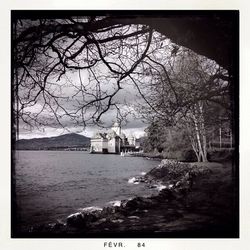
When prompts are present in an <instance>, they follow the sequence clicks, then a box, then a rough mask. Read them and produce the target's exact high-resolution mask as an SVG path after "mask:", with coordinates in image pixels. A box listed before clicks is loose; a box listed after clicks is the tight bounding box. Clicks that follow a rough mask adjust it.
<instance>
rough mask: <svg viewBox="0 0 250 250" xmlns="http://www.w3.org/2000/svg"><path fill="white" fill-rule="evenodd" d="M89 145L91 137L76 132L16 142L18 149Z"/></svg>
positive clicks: (46, 148) (63, 147) (81, 146)
mask: <svg viewBox="0 0 250 250" xmlns="http://www.w3.org/2000/svg"><path fill="white" fill-rule="evenodd" d="M89 146H90V138H88V137H86V136H83V135H78V134H75V133H71V134H65V135H60V136H55V137H44V138H33V139H21V140H18V141H17V142H16V149H17V150H56V149H67V148H85V147H89Z"/></svg>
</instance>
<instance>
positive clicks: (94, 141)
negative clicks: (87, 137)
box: [90, 122, 139, 154]
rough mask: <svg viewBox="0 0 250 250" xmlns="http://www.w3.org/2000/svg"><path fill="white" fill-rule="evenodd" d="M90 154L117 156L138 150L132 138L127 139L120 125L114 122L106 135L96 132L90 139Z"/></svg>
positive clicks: (137, 145) (136, 143)
mask: <svg viewBox="0 0 250 250" xmlns="http://www.w3.org/2000/svg"><path fill="white" fill-rule="evenodd" d="M90 142H91V146H90V152H91V153H103V154H108V153H111V154H119V153H120V152H125V151H134V150H135V149H137V148H139V144H138V142H136V139H135V137H134V136H132V135H130V136H129V137H128V138H127V137H126V135H125V134H124V133H122V131H121V125H120V124H119V123H118V122H115V123H114V124H113V126H112V127H111V129H110V130H109V131H108V132H107V133H105V132H104V133H101V132H97V133H96V134H95V135H94V136H93V137H92V138H91V141H90Z"/></svg>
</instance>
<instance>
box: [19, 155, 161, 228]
mask: <svg viewBox="0 0 250 250" xmlns="http://www.w3.org/2000/svg"><path fill="white" fill-rule="evenodd" d="M156 165H157V162H155V161H149V160H146V159H144V158H140V157H120V156H119V155H101V154H89V153H88V152H79V151H17V152H16V166H15V170H16V196H17V197H16V198H17V211H16V213H17V217H18V225H20V226H22V227H27V226H31V225H33V224H37V223H50V222H55V221H56V220H57V219H65V217H66V216H68V215H69V214H71V213H72V212H75V211H77V210H78V209H79V208H83V207H88V206H104V205H107V202H109V201H114V200H121V199H126V198H130V197H133V196H135V195H143V194H149V192H151V193H152V192H155V191H153V190H149V189H147V188H145V186H144V185H143V184H139V185H133V184H130V183H128V179H129V178H131V177H133V176H136V175H140V174H141V173H145V172H147V171H149V170H150V169H152V168H153V167H155V166H156Z"/></svg>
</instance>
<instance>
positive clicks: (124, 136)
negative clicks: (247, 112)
mask: <svg viewBox="0 0 250 250" xmlns="http://www.w3.org/2000/svg"><path fill="white" fill-rule="evenodd" d="M239 183H240V178H239V11H238V10H158V11H157V10H155V11H153V10H152V11H149V10H148V11H146V10H144V11H140V10H133V11H132V10H130V11H129V10H113V11H112V10H12V11H11V237H12V238H91V239H92V238H124V239H125V238H145V239H147V238H164V239H169V238H188V239H193V238H236V239H237V238H239V216H240V214H239V196H240V195H239ZM106 244H108V243H106ZM112 244H118V243H112V242H111V245H112ZM119 244H121V245H119V246H118V245H112V246H113V247H124V246H123V245H122V243H119ZM138 244H140V246H139V247H142V248H143V247H145V246H144V245H143V244H145V243H143V241H141V243H138ZM104 247H110V246H108V245H107V246H105V243H104Z"/></svg>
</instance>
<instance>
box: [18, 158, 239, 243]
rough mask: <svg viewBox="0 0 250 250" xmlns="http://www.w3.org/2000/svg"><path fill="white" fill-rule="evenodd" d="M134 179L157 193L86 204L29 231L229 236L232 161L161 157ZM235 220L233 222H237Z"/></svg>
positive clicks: (79, 234)
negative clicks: (200, 161) (198, 161)
mask: <svg viewBox="0 0 250 250" xmlns="http://www.w3.org/2000/svg"><path fill="white" fill-rule="evenodd" d="M133 182H134V183H142V182H143V183H146V185H147V186H148V187H149V188H158V189H159V193H158V195H154V196H148V197H135V198H133V199H130V200H122V201H120V202H117V203H114V204H113V206H108V207H104V208H90V209H84V210H82V211H81V212H78V213H75V214H72V215H70V216H68V217H67V219H66V223H61V222H56V223H53V224H49V225H38V226H35V227H33V228H31V229H30V230H29V231H28V232H25V233H22V234H21V237H22V236H28V237H87V238H92V237H233V235H234V234H235V226H236V224H237V221H235V220H234V216H233V212H234V209H235V206H234V204H235V195H234V194H235V192H234V191H235V190H234V187H233V185H232V176H231V167H230V164H224V165H223V164H220V163H206V164H198V165H197V164H190V163H181V162H177V161H172V160H166V159H164V160H162V161H161V163H160V164H159V165H158V166H157V167H155V168H153V169H152V170H151V171H149V172H148V173H146V174H145V175H143V176H137V177H134V178H133ZM235 223H236V224H235Z"/></svg>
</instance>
